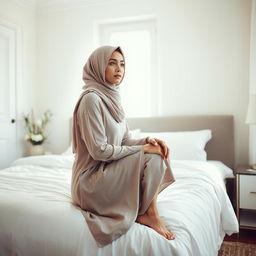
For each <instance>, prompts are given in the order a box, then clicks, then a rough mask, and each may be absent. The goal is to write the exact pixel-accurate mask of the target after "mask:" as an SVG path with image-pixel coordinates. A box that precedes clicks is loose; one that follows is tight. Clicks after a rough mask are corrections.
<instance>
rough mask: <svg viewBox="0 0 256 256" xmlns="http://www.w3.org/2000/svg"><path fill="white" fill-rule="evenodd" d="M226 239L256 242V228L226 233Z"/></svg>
mask: <svg viewBox="0 0 256 256" xmlns="http://www.w3.org/2000/svg"><path fill="white" fill-rule="evenodd" d="M224 241H232V242H241V243H256V230H246V229H240V232H239V234H233V235H231V236H228V235H226V236H225V238H224Z"/></svg>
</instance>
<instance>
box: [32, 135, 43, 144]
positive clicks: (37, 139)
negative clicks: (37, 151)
mask: <svg viewBox="0 0 256 256" xmlns="http://www.w3.org/2000/svg"><path fill="white" fill-rule="evenodd" d="M43 139H44V138H43V136H42V135H41V134H36V135H32V136H31V140H33V141H36V142H39V141H42V140H43Z"/></svg>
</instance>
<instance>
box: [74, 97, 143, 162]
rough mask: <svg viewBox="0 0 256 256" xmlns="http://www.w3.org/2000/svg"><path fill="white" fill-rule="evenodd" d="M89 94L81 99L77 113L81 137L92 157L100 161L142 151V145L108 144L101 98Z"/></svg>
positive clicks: (116, 158)
mask: <svg viewBox="0 0 256 256" xmlns="http://www.w3.org/2000/svg"><path fill="white" fill-rule="evenodd" d="M87 95H88V97H87ZM87 95H86V96H85V97H84V99H82V100H81V103H80V106H79V110H78V113H77V114H78V120H79V126H80V132H81V137H82V139H83V141H84V143H85V144H86V146H87V149H88V152H89V154H90V155H91V156H92V158H93V159H94V160H98V161H112V160H118V159H120V158H123V157H125V156H128V155H131V154H134V153H136V152H138V151H141V150H142V146H141V145H136V146H117V145H113V144H108V142H107V136H106V132H105V127H104V124H103V116H102V112H101V106H100V104H101V103H100V98H99V97H98V96H97V95H93V96H92V95H90V96H89V94H87Z"/></svg>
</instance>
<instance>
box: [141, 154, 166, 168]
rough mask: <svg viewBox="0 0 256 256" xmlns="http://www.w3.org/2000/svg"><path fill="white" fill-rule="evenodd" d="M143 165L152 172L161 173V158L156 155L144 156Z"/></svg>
mask: <svg viewBox="0 0 256 256" xmlns="http://www.w3.org/2000/svg"><path fill="white" fill-rule="evenodd" d="M145 165H146V166H147V167H149V168H150V169H152V170H153V171H157V170H159V171H161V170H162V168H163V158H162V156H161V155H158V154H145Z"/></svg>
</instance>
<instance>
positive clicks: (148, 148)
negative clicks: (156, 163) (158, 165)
mask: <svg viewBox="0 0 256 256" xmlns="http://www.w3.org/2000/svg"><path fill="white" fill-rule="evenodd" d="M143 151H144V153H150V154H158V155H161V156H162V157H163V158H164V154H163V150H162V148H161V146H160V145H158V144H157V145H152V144H145V145H143Z"/></svg>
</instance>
